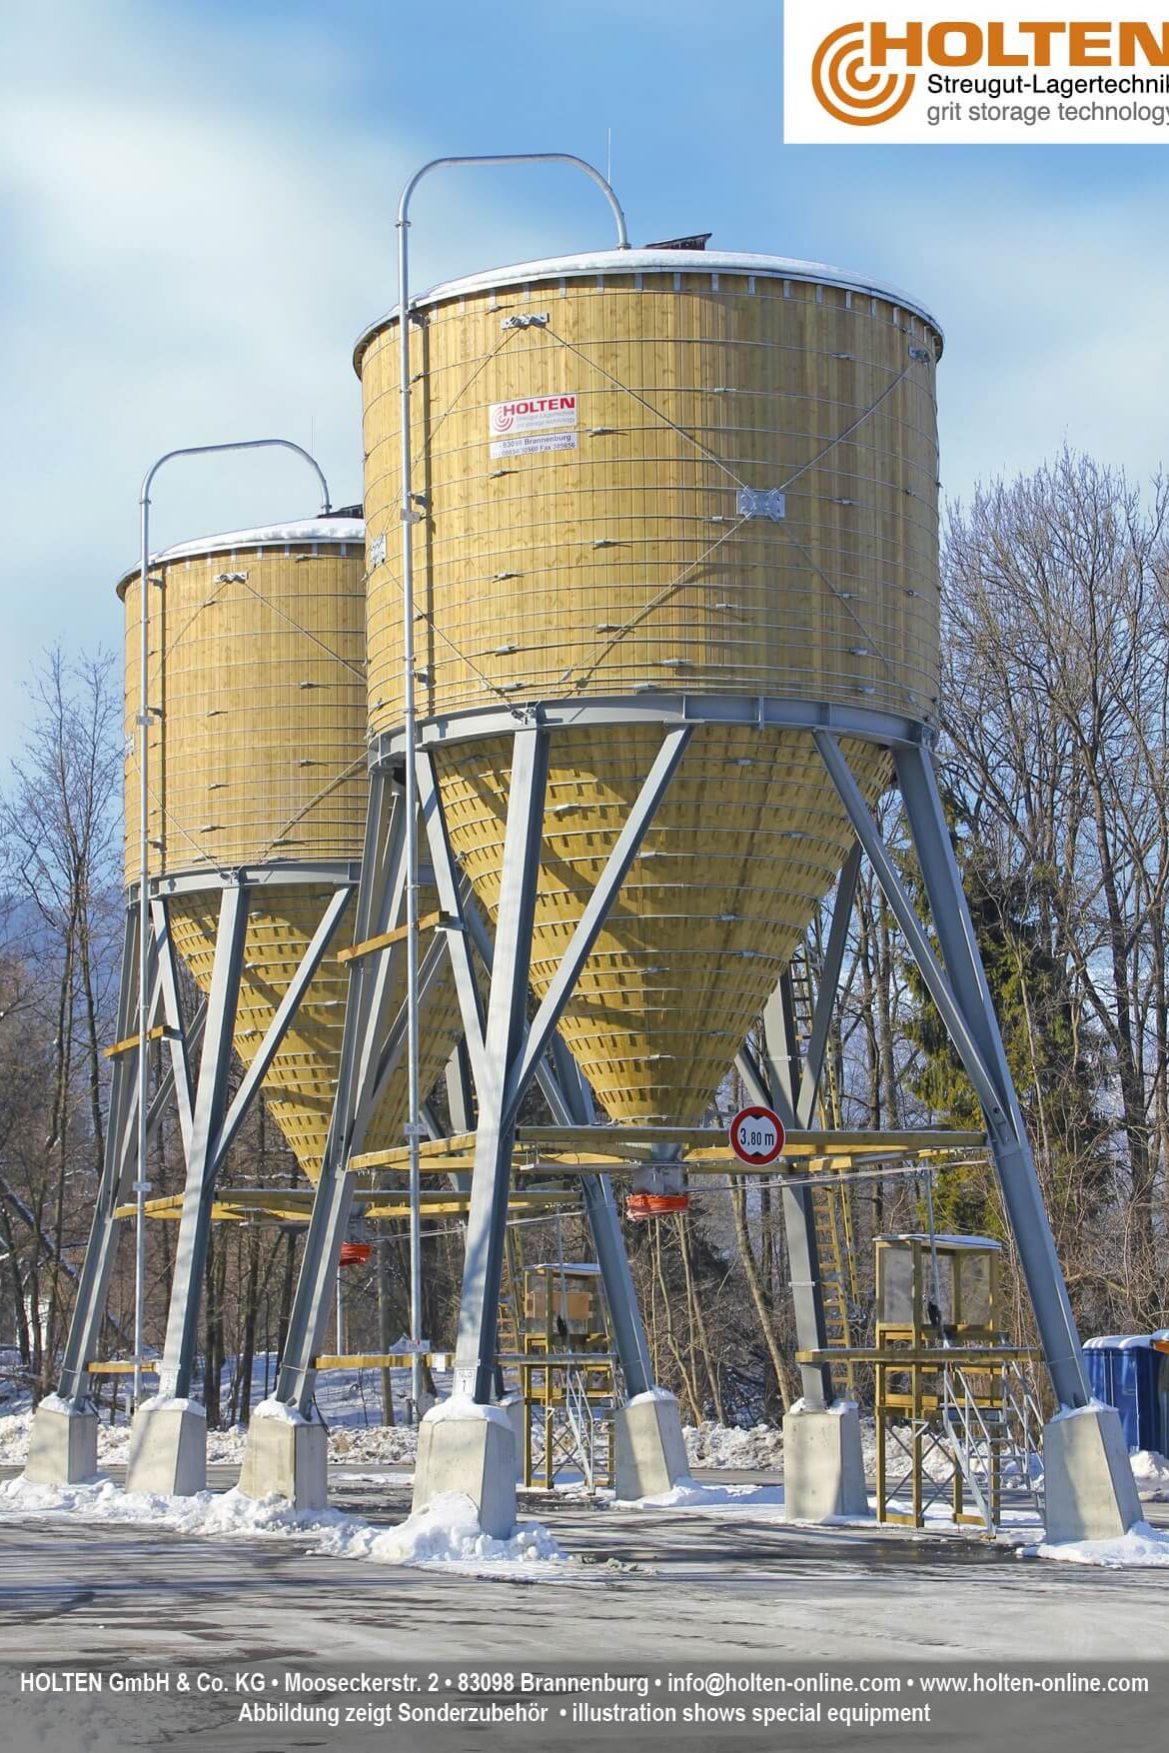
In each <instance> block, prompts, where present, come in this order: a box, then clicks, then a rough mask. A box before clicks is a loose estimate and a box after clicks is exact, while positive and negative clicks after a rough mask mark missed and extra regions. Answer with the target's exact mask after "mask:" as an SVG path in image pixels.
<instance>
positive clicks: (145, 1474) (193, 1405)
mask: <svg viewBox="0 0 1169 1753" xmlns="http://www.w3.org/2000/svg"><path fill="white" fill-rule="evenodd" d="M206 1489H207V1414H206V1413H205V1412H204V1410H203V1408H202V1407H201V1406H200V1405H199V1404H198V1403H197V1402H196V1401H193V1400H192V1401H187V1402H172V1403H170V1404H168V1403H167V1402H166V1401H165V1400H164V1401H161V1402H160V1401H151V1400H146V1401H144V1402H143V1404H142V1405H141V1406H140V1407H139V1408H138V1410H137V1412H136V1413H135V1414H134V1422H133V1424H132V1425H131V1426H130V1458H129V1460H128V1461H127V1463H126V1490H127V1491H149V1492H154V1493H156V1494H157V1495H158V1496H160V1497H194V1495H195V1493H196V1492H197V1491H205V1490H206Z"/></svg>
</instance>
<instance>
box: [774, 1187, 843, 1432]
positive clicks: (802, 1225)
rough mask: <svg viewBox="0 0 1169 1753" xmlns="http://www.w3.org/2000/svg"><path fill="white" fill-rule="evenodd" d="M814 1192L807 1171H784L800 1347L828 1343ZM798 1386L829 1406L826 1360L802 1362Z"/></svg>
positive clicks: (812, 1403)
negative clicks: (791, 1172) (802, 1172)
mask: <svg viewBox="0 0 1169 1753" xmlns="http://www.w3.org/2000/svg"><path fill="white" fill-rule="evenodd" d="M813 1198H814V1195H813V1192H812V1188H811V1184H810V1182H809V1180H808V1177H807V1175H804V1174H795V1175H785V1176H784V1178H783V1186H782V1188H781V1191H780V1205H781V1208H782V1210H783V1227H784V1234H785V1236H786V1238H787V1257H788V1268H789V1271H790V1273H791V1289H792V1311H793V1313H794V1315H795V1323H796V1344H797V1345H798V1346H799V1348H800V1350H801V1351H823V1350H824V1348H825V1347H826V1346H827V1343H828V1328H827V1324H826V1322H825V1319H824V1291H823V1287H822V1285H821V1282H820V1250H819V1247H818V1246H817V1243H816V1214H815V1210H814V1207H813V1204H812V1201H813ZM799 1367H800V1389H801V1392H802V1394H803V1397H804V1399H805V1400H806V1401H807V1402H808V1404H809V1405H810V1406H831V1404H832V1401H833V1399H834V1397H835V1389H834V1387H833V1383H832V1371H831V1369H830V1368H829V1366H828V1365H827V1364H815V1363H802V1364H801V1365H800V1366H799Z"/></svg>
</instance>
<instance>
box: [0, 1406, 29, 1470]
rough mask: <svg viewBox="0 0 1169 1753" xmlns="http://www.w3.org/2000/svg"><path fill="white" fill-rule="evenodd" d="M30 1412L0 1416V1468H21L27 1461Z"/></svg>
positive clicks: (9, 1413) (8, 1413) (7, 1413)
mask: <svg viewBox="0 0 1169 1753" xmlns="http://www.w3.org/2000/svg"><path fill="white" fill-rule="evenodd" d="M31 1429H32V1413H31V1412H6V1413H4V1414H3V1416H0V1467H23V1465H24V1463H25V1461H26V1460H27V1459H28V1433H29V1431H30V1430H31Z"/></svg>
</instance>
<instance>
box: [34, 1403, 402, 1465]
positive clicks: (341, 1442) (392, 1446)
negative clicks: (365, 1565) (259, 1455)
mask: <svg viewBox="0 0 1169 1753" xmlns="http://www.w3.org/2000/svg"><path fill="white" fill-rule="evenodd" d="M258 1410H259V1408H257V1411H258ZM32 1419H33V1415H32V1413H31V1412H27V1411H25V1412H9V1413H3V1414H0V1467H23V1466H24V1464H25V1462H26V1461H27V1460H28V1440H29V1432H30V1430H31V1429H32ZM247 1440H248V1433H247V1429H246V1427H245V1426H244V1425H242V1424H235V1425H233V1426H232V1428H231V1429H230V1430H208V1432H207V1460H208V1462H222V1463H224V1464H228V1465H230V1464H233V1463H234V1464H235V1465H236V1466H238V1465H239V1464H240V1462H242V1460H243V1458H244V1447H245V1445H246V1443H247ZM417 1453H418V1432H417V1431H416V1430H415V1429H414V1428H413V1426H411V1425H408V1424H407V1425H387V1426H385V1427H383V1426H381V1425H370V1426H368V1427H364V1428H363V1427H362V1426H361V1425H357V1426H353V1425H350V1426H347V1427H342V1428H341V1429H339V1430H338V1429H331V1430H330V1431H329V1459H330V1461H344V1462H346V1463H349V1464H352V1463H354V1462H358V1461H364V1462H368V1463H370V1464H374V1465H381V1466H401V1465H407V1466H413V1464H414V1461H415V1458H416V1456H417ZM97 1454H98V1460H99V1462H100V1463H101V1465H102V1466H103V1467H107V1466H114V1467H118V1466H125V1464H126V1462H127V1460H128V1459H129V1455H130V1426H129V1425H128V1424H117V1425H113V1426H111V1425H108V1424H106V1423H104V1422H103V1423H101V1424H99V1425H98V1427H97Z"/></svg>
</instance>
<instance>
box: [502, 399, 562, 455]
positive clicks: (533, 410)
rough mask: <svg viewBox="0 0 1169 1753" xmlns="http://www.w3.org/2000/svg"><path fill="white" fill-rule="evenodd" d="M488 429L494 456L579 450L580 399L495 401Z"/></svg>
mask: <svg viewBox="0 0 1169 1753" xmlns="http://www.w3.org/2000/svg"><path fill="white" fill-rule="evenodd" d="M487 430H488V434H489V436H490V439H491V455H492V456H493V457H515V456H524V455H525V454H527V453H528V452H531V451H543V450H575V449H576V397H575V396H574V395H560V396H517V397H516V398H515V400H514V401H511V402H493V403H492V404H491V407H490V409H489V410H488V417H487Z"/></svg>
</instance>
